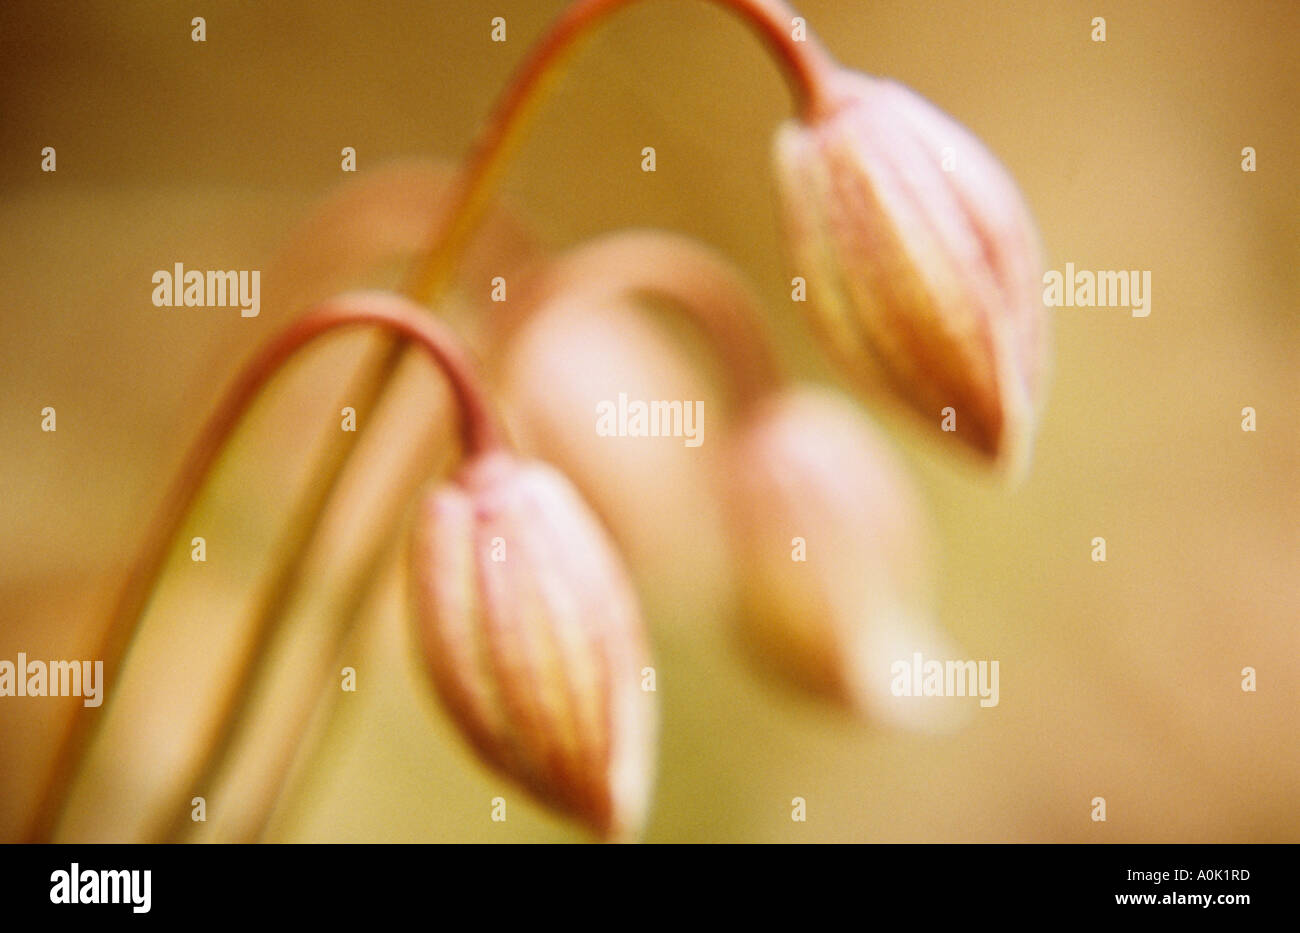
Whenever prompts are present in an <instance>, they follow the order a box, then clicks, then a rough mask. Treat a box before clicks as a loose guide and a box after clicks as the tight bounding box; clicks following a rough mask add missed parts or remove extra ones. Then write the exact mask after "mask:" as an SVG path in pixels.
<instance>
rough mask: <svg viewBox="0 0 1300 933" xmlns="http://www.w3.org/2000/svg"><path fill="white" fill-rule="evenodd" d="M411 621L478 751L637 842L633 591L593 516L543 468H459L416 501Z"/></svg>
mask: <svg viewBox="0 0 1300 933" xmlns="http://www.w3.org/2000/svg"><path fill="white" fill-rule="evenodd" d="M411 559H412V583H413V588H414V598H415V604H416V620H417V624H418V626H419V630H420V636H421V640H422V643H423V648H424V656H425V660H426V662H427V664H428V667H429V670H430V671H431V673H432V677H433V682H434V684H435V686H436V688H437V691H438V693H439V695H440V696H441V697H442V700H443V702H444V703H445V704H446V706H447V708H448V709H449V710H450V712H451V715H452V717H453V718H454V719H455V721H456V723H457V724H458V726H459V727H460V729H461V730H462V731H463V732H464V734H465V735H466V736H467V737H468V739H469V740H470V742H471V743H472V744H473V746H474V748H475V749H476V750H477V751H478V753H479V754H480V755H481V756H482V757H483V758H484V759H485V760H486V761H487V762H488V763H489V764H491V765H492V766H493V767H495V768H496V769H498V770H500V771H501V772H503V773H505V774H506V775H508V776H510V777H512V778H513V779H515V780H516V781H518V782H519V783H520V784H522V785H523V786H524V787H526V788H527V789H528V790H529V791H531V792H532V793H533V794H534V795H535V796H537V797H538V798H539V799H540V800H542V801H543V802H545V803H547V804H549V805H551V806H553V807H555V808H557V809H559V810H561V811H563V812H565V813H567V814H569V815H571V816H574V817H577V818H578V819H580V820H582V821H583V822H584V823H586V824H587V825H588V826H590V827H591V828H592V829H594V830H595V831H596V832H597V833H599V834H600V835H601V836H603V837H605V838H609V839H629V838H633V837H635V836H636V835H637V833H638V832H639V831H640V829H641V826H642V824H643V822H644V819H645V815H646V810H647V807H648V803H649V797H650V789H651V782H652V771H653V757H654V751H653V750H654V741H655V732H656V711H655V707H654V701H653V697H654V694H653V693H651V692H645V691H643V690H642V689H641V680H642V677H643V676H644V675H643V673H642V671H643V668H644V667H645V666H646V665H647V663H648V661H647V658H648V653H647V650H646V647H645V639H644V632H643V628H642V622H641V617H640V612H639V609H638V606H637V601H636V596H635V593H634V592H633V589H632V587H631V584H630V582H629V581H628V579H627V575H626V573H625V571H624V568H623V566H622V562H621V561H620V559H619V557H618V555H617V553H616V552H615V550H614V549H613V547H612V545H611V543H610V541H609V539H608V536H607V535H606V534H605V532H604V529H603V528H602V527H601V526H600V523H599V521H598V520H597V519H596V518H595V516H594V515H593V514H592V513H591V512H590V510H589V509H588V508H587V506H586V505H585V504H584V503H583V502H582V500H581V499H580V498H579V497H578V495H577V493H576V492H575V491H574V490H573V488H572V487H571V486H570V484H569V483H568V482H567V481H566V480H565V479H564V478H563V477H562V476H561V475H560V474H559V473H557V472H555V471H554V470H552V469H551V468H549V467H547V466H544V465H542V464H537V463H524V462H520V461H518V460H517V459H515V458H514V457H513V456H511V455H509V454H505V453H500V452H496V453H492V454H487V455H484V456H481V457H479V458H476V459H475V460H472V461H470V462H469V463H468V464H467V465H466V466H465V467H464V469H463V470H462V471H461V473H460V474H459V475H458V476H457V478H456V480H455V481H454V482H452V483H449V484H446V485H444V486H441V487H439V488H437V489H434V490H433V491H431V492H430V493H429V494H428V495H427V496H426V497H425V498H424V499H423V500H422V502H421V503H420V506H419V511H418V514H417V516H416V523H415V527H414V530H413V540H412V550H411Z"/></svg>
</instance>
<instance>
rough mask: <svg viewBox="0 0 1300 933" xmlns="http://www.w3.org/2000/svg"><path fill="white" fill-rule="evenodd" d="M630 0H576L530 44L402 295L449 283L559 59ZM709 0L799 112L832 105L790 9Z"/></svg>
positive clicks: (823, 67)
mask: <svg viewBox="0 0 1300 933" xmlns="http://www.w3.org/2000/svg"><path fill="white" fill-rule="evenodd" d="M634 2H636V0H577V2H576V3H573V4H572V5H570V6H569V7H568V8H567V9H566V10H565V11H564V13H563V14H561V16H560V18H559V19H558V20H556V21H555V23H554V24H552V26H551V28H550V29H549V31H548V32H547V33H546V35H545V36H543V37H542V38H541V39H540V40H539V41H538V42H537V44H536V45H534V46H533V48H532V51H531V52H530V53H529V55H528V58H527V59H525V60H524V62H523V64H522V65H520V66H519V68H518V69H517V70H516V71H515V74H514V77H513V78H512V79H511V81H510V83H509V84H508V85H507V87H506V90H505V91H504V92H503V93H502V95H501V96H500V97H499V98H498V99H497V103H496V106H495V107H494V108H493V110H492V113H491V115H490V116H489V117H488V119H487V122H486V123H485V124H484V126H483V129H482V130H481V131H480V132H479V136H478V139H477V141H476V142H475V144H474V148H473V150H472V151H471V153H470V155H469V157H468V159H467V160H466V162H465V169H464V171H463V172H462V174H461V180H460V182H459V184H458V185H457V188H456V191H455V193H454V194H453V196H452V197H453V200H452V204H451V207H450V209H449V210H448V211H447V212H446V213H445V214H444V215H443V217H442V218H440V219H439V222H438V224H437V225H436V226H435V228H434V230H433V232H432V235H431V237H430V244H429V247H428V249H426V250H425V253H424V255H423V258H422V259H421V261H420V262H419V263H418V264H417V266H416V267H415V268H414V269H413V270H412V273H411V276H410V278H409V279H408V281H407V286H406V289H405V291H406V294H408V295H410V296H412V297H413V298H415V299H416V300H417V301H424V300H427V299H428V298H430V297H431V296H434V295H437V294H438V293H439V292H440V291H441V290H442V288H443V287H444V286H445V285H446V283H447V280H448V279H449V278H450V276H451V273H452V270H453V269H454V268H455V266H456V263H457V262H458V261H459V259H460V256H461V254H462V253H463V251H464V249H465V246H466V244H467V243H468V241H469V238H470V234H471V233H472V232H473V231H474V229H475V228H476V227H477V225H478V222H479V219H480V218H481V216H482V213H483V210H484V208H485V207H486V206H487V204H488V203H489V201H490V199H491V193H492V191H493V190H494V188H495V187H496V184H497V182H498V181H499V178H500V175H501V173H502V171H503V169H504V167H505V165H506V163H507V162H508V161H509V159H510V156H511V155H512V154H513V153H514V150H515V148H516V147H517V145H518V143H519V141H520V139H521V138H522V136H523V133H524V130H525V129H526V128H527V125H528V122H529V119H528V118H529V117H530V116H531V113H532V111H533V110H534V109H535V108H536V106H537V104H538V103H540V101H541V100H542V98H543V97H544V96H545V92H546V91H547V90H548V89H549V88H550V86H551V84H552V83H553V81H554V79H555V78H556V77H558V75H559V72H560V71H561V68H560V65H561V64H562V63H563V62H564V61H565V59H567V58H568V56H569V55H571V54H572V53H573V52H575V51H576V50H577V48H578V45H579V43H580V41H581V40H582V39H584V38H586V37H587V36H588V35H590V34H591V33H592V32H593V31H594V29H595V27H596V26H597V25H599V24H600V23H602V22H603V21H604V20H605V18H606V17H608V16H609V15H610V14H612V13H615V12H617V11H618V10H621V9H622V8H623V7H625V6H629V5H630V4H632V3H634ZM710 2H712V3H716V4H718V5H720V6H723V7H725V8H727V9H728V10H730V11H731V12H733V13H735V14H736V15H737V16H739V17H741V18H742V19H743V20H744V21H745V22H746V23H747V24H748V25H749V26H750V27H752V28H753V29H754V31H755V32H757V33H758V36H759V38H761V39H762V40H763V42H764V44H765V45H766V46H767V49H768V51H769V52H770V53H771V54H772V55H773V57H774V58H775V59H776V61H777V63H778V64H779V65H780V66H781V69H782V72H783V74H784V75H785V78H786V82H787V84H788V85H789V86H790V91H791V93H792V94H793V95H794V98H795V107H796V110H797V112H798V113H799V115H800V117H801V118H803V119H804V120H812V119H816V118H817V117H818V116H819V115H821V114H823V113H825V112H827V111H828V110H829V109H830V108H831V107H832V106H833V103H832V101H831V100H830V98H829V96H828V92H827V90H826V76H827V74H828V73H829V72H830V70H831V68H832V67H833V65H832V64H831V59H830V56H829V54H828V53H827V52H826V50H825V49H824V48H823V47H822V45H821V43H820V42H818V41H817V39H816V37H814V36H813V35H812V34H809V35H808V36H807V37H806V38H805V39H804V40H802V41H796V40H795V39H794V36H793V29H794V22H793V21H794V11H793V10H791V9H790V8H789V7H788V6H787V5H786V4H785V3H783V2H781V0H710Z"/></svg>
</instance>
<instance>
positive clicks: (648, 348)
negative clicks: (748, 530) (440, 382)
mask: <svg viewBox="0 0 1300 933" xmlns="http://www.w3.org/2000/svg"><path fill="white" fill-rule="evenodd" d="M693 362H694V361H693V360H692V359H691V357H690V355H689V353H688V352H687V350H686V349H684V348H683V347H681V346H679V345H678V344H677V343H676V342H675V341H674V340H673V335H672V332H671V331H669V330H668V329H667V328H666V327H665V326H664V322H662V321H660V320H657V319H655V318H654V317H653V316H652V315H651V314H650V312H649V311H648V310H646V309H645V308H644V307H643V306H642V304H641V303H640V302H639V301H638V300H637V297H636V296H632V295H604V294H594V295H593V294H582V293H568V294H563V295H561V296H560V297H559V298H558V299H557V300H554V301H551V302H549V303H547V304H546V305H545V306H544V307H542V308H539V309H537V311H536V312H535V313H534V314H533V315H532V316H531V317H530V318H529V319H528V320H527V321H526V322H524V324H523V325H522V326H521V327H520V328H519V329H518V332H517V333H516V334H515V335H514V336H513V339H512V340H511V341H510V343H509V346H508V348H507V351H506V353H505V355H504V358H503V360H502V365H501V399H502V407H503V409H504V411H505V412H506V414H507V417H508V418H509V420H510V424H511V436H512V437H515V438H517V439H518V441H519V444H520V447H521V449H523V450H525V451H527V452H528V453H530V454H533V455H536V456H538V457H540V458H541V459H543V460H545V461H547V462H548V463H553V464H555V465H557V466H558V467H560V468H561V469H562V470H563V471H564V474H565V476H568V477H570V478H571V479H572V480H573V482H574V484H575V485H576V486H577V487H578V488H579V489H580V490H582V493H583V495H584V497H585V498H586V500H587V501H588V502H589V503H590V504H591V505H592V507H593V508H594V509H595V510H596V512H597V513H598V514H599V515H600V516H601V517H602V518H603V519H604V521H605V522H606V524H607V525H608V527H609V529H610V531H611V532H612V533H613V535H614V537H615V539H616V540H617V541H618V544H619V546H620V548H621V550H622V552H623V553H624V554H625V555H627V558H628V560H629V561H630V562H631V565H632V566H633V567H634V568H635V569H636V573H637V574H638V576H639V577H640V578H641V579H647V580H659V581H664V584H665V585H667V586H669V587H671V590H672V592H673V593H675V594H676V595H677V598H680V599H685V600H690V601H692V602H694V603H695V604H696V605H699V604H701V603H703V604H709V603H714V604H716V603H718V602H720V601H721V600H723V599H724V598H725V593H726V587H725V572H726V567H727V557H726V534H725V522H724V517H723V514H722V508H721V506H720V505H719V503H718V502H717V496H716V493H715V492H714V486H713V483H712V482H711V476H710V468H711V467H712V466H713V465H714V463H715V462H716V457H715V452H716V450H717V449H718V446H719V445H718V444H717V443H716V441H714V436H715V434H716V435H718V436H720V435H721V434H722V430H723V429H722V426H721V421H722V419H721V417H720V416H718V414H717V413H718V412H719V411H720V410H721V409H722V407H723V406H722V403H721V400H720V399H719V393H718V390H717V388H716V387H715V386H713V385H711V384H710V382H709V380H708V379H707V377H706V374H705V373H704V372H701V371H700V368H699V367H697V366H694V365H693ZM623 396H626V398H627V399H628V400H654V399H679V400H686V401H684V402H682V403H681V404H683V405H691V406H692V408H691V411H694V412H697V413H699V414H702V415H703V417H702V418H700V419H698V422H697V419H694V418H692V420H691V424H690V427H691V428H692V433H693V434H694V435H695V436H694V437H681V438H676V437H649V436H640V437H624V436H601V435H600V434H598V431H597V425H598V417H597V415H598V413H599V412H600V411H601V410H602V406H617V404H618V401H619V399H620V398H621V397H623ZM696 401H698V402H699V405H698V407H697V406H695V405H694V403H695V402H696ZM683 413H684V414H686V413H689V412H688V411H687V410H686V409H685V408H683ZM683 428H685V425H683ZM683 528H691V534H690V536H689V540H687V541H683V540H682V535H681V529H683Z"/></svg>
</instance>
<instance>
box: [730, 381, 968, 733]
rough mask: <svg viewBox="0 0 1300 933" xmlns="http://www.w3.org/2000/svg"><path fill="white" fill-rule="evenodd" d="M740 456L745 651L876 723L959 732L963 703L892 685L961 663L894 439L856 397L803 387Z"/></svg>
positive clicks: (736, 459)
mask: <svg viewBox="0 0 1300 933" xmlns="http://www.w3.org/2000/svg"><path fill="white" fill-rule="evenodd" d="M729 453H730V474H731V475H730V481H729V483H728V489H729V497H730V503H729V504H730V506H731V513H732V518H733V523H734V528H735V549H736V558H737V561H738V564H739V566H738V568H737V570H738V575H739V577H740V585H741V596H742V604H741V617H740V625H739V634H740V636H741V638H742V639H743V641H744V644H745V646H746V647H747V648H749V649H751V650H752V651H753V653H754V654H755V655H756V656H758V657H759V658H760V659H761V660H763V661H766V662H767V663H768V665H769V666H771V667H774V668H775V669H776V670H777V671H779V672H780V673H782V674H784V675H786V676H787V677H788V678H790V679H793V680H794V681H796V682H797V683H799V684H800V685H802V686H803V687H805V688H807V689H809V690H811V691H812V692H814V693H817V694H820V695H823V696H827V697H830V698H831V699H833V700H835V701H838V702H840V703H842V704H844V705H846V706H848V707H850V708H852V709H854V710H855V711H857V712H860V713H862V714H864V715H866V716H867V717H869V718H871V719H873V720H875V721H879V722H883V723H886V724H890V725H896V726H902V727H905V728H918V729H931V728H942V727H945V726H947V725H948V724H949V720H950V718H951V715H952V712H953V708H952V706H951V705H949V704H942V703H940V704H936V703H933V702H930V700H931V698H920V699H917V698H911V697H898V696H895V695H894V693H893V692H892V690H891V683H892V681H893V677H894V675H893V673H892V671H891V668H892V667H893V665H894V664H895V662H897V661H905V662H907V663H908V664H909V665H910V663H911V659H912V656H913V653H914V652H916V651H921V652H922V653H923V654H924V655H925V656H926V657H941V658H942V657H955V656H956V655H954V654H952V653H951V648H949V647H948V646H947V644H946V640H945V638H944V637H943V635H942V633H941V632H940V631H939V630H938V629H937V628H936V627H935V626H934V625H933V624H932V623H931V621H930V612H929V606H930V601H931V592H930V591H931V587H932V569H931V560H930V536H929V528H928V523H927V521H926V520H925V515H924V512H923V511H922V509H921V507H920V505H919V502H918V496H917V495H916V493H915V492H914V490H913V488H912V484H911V483H910V482H909V481H908V478H907V474H906V472H905V471H904V470H903V468H902V467H901V465H900V464H899V463H897V462H896V460H895V458H894V455H893V454H892V452H891V451H890V450H889V448H888V446H887V445H886V443H885V441H884V440H883V438H882V437H881V436H880V435H879V434H878V433H877V432H876V430H875V429H874V428H873V426H872V425H871V423H870V422H869V421H868V420H867V419H866V417H865V416H864V415H863V414H862V413H861V412H860V411H859V410H858V409H857V408H856V406H854V405H853V404H852V403H851V402H849V401H848V400H847V399H845V398H844V397H842V396H840V395H838V394H836V393H834V392H831V391H829V390H824V389H813V388H806V387H799V388H795V389H791V390H787V391H784V392H781V393H780V394H778V395H776V396H774V397H772V398H770V399H767V400H765V401H764V402H763V403H762V404H760V405H759V406H758V408H757V409H756V410H755V411H754V412H753V413H752V416H751V419H750V421H749V422H748V423H747V424H746V425H745V427H744V428H743V430H741V431H740V432H739V433H738V435H737V437H736V439H735V441H734V444H733V447H732V449H731V450H730V452H729Z"/></svg>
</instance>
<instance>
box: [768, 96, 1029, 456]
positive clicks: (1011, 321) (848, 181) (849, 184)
mask: <svg viewBox="0 0 1300 933" xmlns="http://www.w3.org/2000/svg"><path fill="white" fill-rule="evenodd" d="M826 81H827V86H826V93H827V98H828V100H829V101H830V102H831V103H830V105H829V106H827V107H826V108H824V112H819V113H817V114H814V115H813V116H811V117H810V118H809V119H808V121H807V122H797V121H792V122H790V123H788V124H786V125H785V126H783V127H782V128H781V130H780V132H779V133H778V135H777V139H776V147H775V148H776V163H777V173H778V182H779V187H780V193H781V200H782V202H783V208H784V213H785V217H786V227H787V235H788V237H789V239H790V242H791V248H792V251H793V253H794V259H795V261H796V262H797V263H798V269H797V270H796V271H797V272H798V273H799V274H801V275H803V276H804V277H805V278H806V280H807V283H808V290H809V298H810V302H811V304H812V305H813V307H814V309H815V317H816V319H817V321H818V324H819V330H820V331H821V333H822V336H823V337H824V339H825V340H826V341H827V342H828V343H829V345H830V349H831V353H832V355H833V356H834V357H835V358H836V359H837V360H838V362H839V363H840V364H841V366H842V367H843V368H844V369H845V370H846V371H847V372H848V373H849V375H850V377H851V378H853V379H854V381H855V382H857V383H858V385H859V386H860V387H863V388H866V389H868V390H878V389H881V388H885V389H886V390H887V391H888V392H889V393H890V394H893V395H897V396H899V397H901V399H902V400H904V401H905V402H907V403H908V404H910V405H911V407H913V408H915V409H916V410H917V411H918V412H920V413H921V414H922V415H923V416H924V418H926V419H927V420H928V421H930V422H931V423H933V424H934V425H935V426H936V428H938V427H947V428H948V429H949V430H951V429H952V427H954V425H953V424H952V418H950V419H949V424H948V425H943V419H944V415H945V413H944V409H946V408H951V409H953V412H952V413H951V415H952V416H955V432H954V433H955V434H956V436H957V437H958V438H960V439H962V440H964V441H965V442H966V443H967V444H969V445H970V446H971V447H973V448H974V449H976V450H978V451H980V452H981V453H983V454H985V455H987V456H989V457H991V458H995V459H997V460H999V461H1001V462H1002V464H1003V465H1004V466H1005V468H1006V469H1007V470H1008V472H1011V473H1016V472H1019V471H1020V470H1021V469H1022V468H1023V466H1024V463H1025V460H1026V459H1027V456H1028V452H1029V449H1030V447H1031V438H1032V435H1033V429H1034V423H1035V419H1036V412H1037V408H1038V404H1039V400H1040V395H1041V392H1042V388H1043V377H1044V370H1045V368H1046V367H1045V364H1046V334H1047V321H1046V312H1045V310H1044V308H1043V305H1042V302H1041V300H1040V278H1041V275H1042V268H1041V262H1042V260H1041V255H1040V247H1039V242H1038V235H1037V231H1036V229H1035V227H1034V223H1033V221H1032V219H1031V217H1030V216H1029V212H1028V210H1027V209H1026V207H1025V204H1024V201H1023V200H1022V198H1021V195H1020V193H1019V191H1018V189H1017V187H1016V184H1015V182H1014V181H1013V180H1012V179H1011V177H1010V176H1009V175H1008V173H1007V172H1006V170H1005V169H1004V168H1003V167H1002V166H1001V164H999V162H998V161H997V159H996V158H995V157H994V156H993V155H992V154H991V153H990V152H989V151H988V150H987V149H986V148H985V147H984V145H983V144H982V143H981V142H980V141H979V140H978V139H976V138H975V137H974V136H973V135H972V134H971V133H970V132H969V131H968V130H966V129H965V128H964V127H962V126H960V125H959V124H958V123H956V122H955V121H954V120H953V119H952V118H950V117H949V116H947V115H946V114H944V113H943V112H942V111H940V110H939V109H938V108H936V107H935V106H934V105H933V104H931V103H929V102H928V101H927V100H925V99H924V98H922V97H920V96H919V95H917V94H916V93H915V92H913V91H911V90H909V89H908V88H906V87H903V86H902V85H899V84H897V83H895V82H893V81H888V80H879V79H875V78H869V77H867V76H865V75H861V74H856V73H853V72H849V71H847V70H836V71H833V72H831V73H830V74H829V75H828V76H827V78H826Z"/></svg>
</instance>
